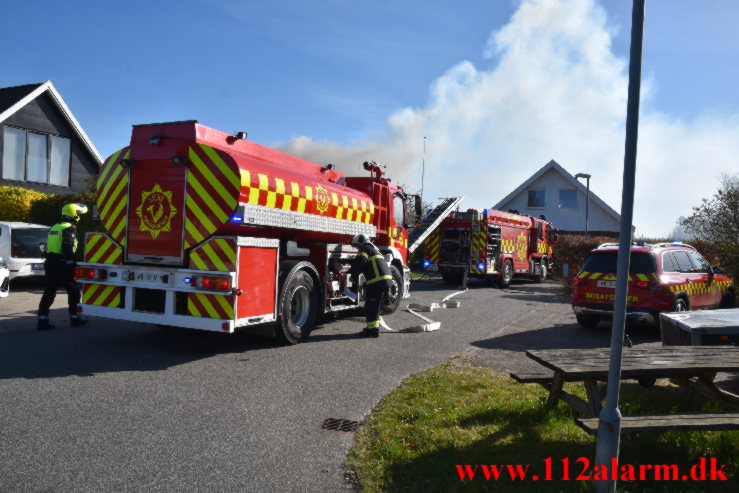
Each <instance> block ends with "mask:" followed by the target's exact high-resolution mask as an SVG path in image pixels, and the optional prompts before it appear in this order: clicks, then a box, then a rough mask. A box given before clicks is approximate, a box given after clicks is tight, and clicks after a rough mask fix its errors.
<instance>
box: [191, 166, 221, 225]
mask: <svg viewBox="0 0 739 493" xmlns="http://www.w3.org/2000/svg"><path fill="white" fill-rule="evenodd" d="M187 183H188V185H192V187H193V188H194V189H195V191H196V192H197V195H198V197H200V198H201V199H202V200H203V202H205V203H206V205H208V207H210V210H211V211H212V212H213V213H214V214H215V215H216V216H217V217H218V219H219V220H220V221H221V222H224V223H225V222H226V221H227V220H228V214H226V213H225V212H224V211H223V209H221V207H220V206H219V205H218V204H216V201H215V200H213V197H211V196H210V194H208V193H206V191H205V188H203V185H201V183H200V182H199V181H198V179H197V178H196V177H195V175H194V174H192V175H188V176H187ZM213 186H214V187H215V186H216V185H213ZM188 195H189V193H188ZM191 202H192V201H191ZM188 205H190V204H188ZM198 219H200V217H198ZM212 229H214V228H212Z"/></svg>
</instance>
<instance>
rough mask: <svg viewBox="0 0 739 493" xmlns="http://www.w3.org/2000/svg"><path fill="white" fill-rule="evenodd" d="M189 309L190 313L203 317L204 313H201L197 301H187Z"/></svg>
mask: <svg viewBox="0 0 739 493" xmlns="http://www.w3.org/2000/svg"><path fill="white" fill-rule="evenodd" d="M187 311H188V312H190V315H194V316H196V317H202V316H203V315H202V314H201V313H200V310H198V307H196V306H195V303H193V302H192V301H188V302H187Z"/></svg>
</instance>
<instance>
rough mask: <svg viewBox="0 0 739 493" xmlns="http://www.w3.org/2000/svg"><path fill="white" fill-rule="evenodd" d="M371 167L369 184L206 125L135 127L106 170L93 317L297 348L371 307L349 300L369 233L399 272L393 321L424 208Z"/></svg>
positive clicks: (86, 288) (83, 276)
mask: <svg viewBox="0 0 739 493" xmlns="http://www.w3.org/2000/svg"><path fill="white" fill-rule="evenodd" d="M364 167H365V169H366V170H367V171H369V176H365V177H354V178H350V177H346V176H344V175H343V174H342V173H339V172H337V171H336V170H335V169H334V167H333V165H331V164H327V165H324V166H321V165H318V164H314V163H311V162H308V161H305V160H303V159H299V158H297V157H294V156H291V155H288V154H285V153H283V152H279V151H277V150H274V149H270V148H268V147H264V146H261V145H259V144H256V143H254V142H250V141H248V140H246V134H245V133H243V132H239V133H236V134H235V135H229V134H226V133H223V132H219V131H217V130H214V129H211V128H208V127H205V126H202V125H200V124H198V122H196V121H186V122H175V123H161V124H151V125H136V126H134V127H133V135H132V137H131V143H130V145H129V146H127V147H124V148H123V149H121V150H120V151H118V152H116V153H114V154H113V155H112V156H110V157H109V158H108V159H107V160H106V161H105V163H104V164H103V167H102V169H101V171H100V178H99V180H98V183H97V206H98V211H99V215H100V219H101V221H102V223H103V225H104V226H105V229H106V232H105V233H90V234H88V235H87V237H86V248H85V262H84V263H80V265H79V269H78V278H79V281H80V282H81V283H83V295H82V304H81V305H80V307H81V309H82V311H83V312H84V313H85V314H88V315H92V316H99V317H107V318H113V319H120V320H131V321H136V322H148V323H154V324H159V325H166V326H176V327H188V328H194V329H204V330H213V331H224V332H229V333H231V332H234V331H235V330H236V329H241V328H252V329H253V331H255V332H260V333H265V332H266V333H268V334H271V335H273V336H276V337H277V338H279V339H280V340H281V341H282V342H285V343H291V344H294V343H296V342H298V340H299V339H300V338H301V337H304V336H306V335H307V334H308V333H309V332H310V330H311V329H312V328H313V327H314V322H315V320H316V317H317V316H318V315H319V314H321V313H326V312H336V311H340V310H346V309H349V308H354V307H357V306H358V305H361V304H362V289H361V286H354V287H353V288H359V289H358V290H359V293H360V294H359V296H358V297H355V296H352V295H351V293H350V292H347V291H346V288H348V287H350V280H349V279H348V277H349V276H348V275H347V273H348V270H349V268H350V263H351V260H352V259H353V257H354V255H355V254H356V250H355V249H354V248H352V247H351V246H350V245H349V243H350V239H351V238H352V236H353V235H355V234H358V233H362V234H365V235H367V236H368V237H371V238H374V239H375V240H374V242H375V244H376V245H377V247H378V248H379V249H380V251H381V252H382V253H383V255H384V256H385V258H386V259H387V261H388V263H389V265H390V269H391V271H392V275H393V289H392V292H391V296H390V299H389V301H388V303H387V306H386V307H385V311H386V313H387V312H392V311H395V310H396V309H397V307H398V305H399V303H400V300H401V298H406V297H408V296H409V285H410V271H409V269H408V267H407V256H408V230H407V225H409V224H415V223H416V221H417V219H418V218H417V217H416V215H417V214H420V200H418V199H416V196H409V195H406V193H405V192H404V191H403V190H402V189H401V188H400V187H398V186H397V185H395V184H394V183H392V182H391V181H390V179H387V178H384V177H383V171H382V169H381V168H380V166H378V165H376V164H375V163H365V164H364ZM406 205H408V207H406ZM437 224H438V222H437V223H436V224H433V227H436V225H437ZM360 283H361V281H360Z"/></svg>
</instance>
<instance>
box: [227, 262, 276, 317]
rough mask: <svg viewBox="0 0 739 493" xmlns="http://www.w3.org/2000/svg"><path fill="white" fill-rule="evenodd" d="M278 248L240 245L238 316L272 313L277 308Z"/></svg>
mask: <svg viewBox="0 0 739 493" xmlns="http://www.w3.org/2000/svg"><path fill="white" fill-rule="evenodd" d="M276 277H277V249H276V248H257V247H241V248H240V249H239V282H238V288H239V289H241V290H242V291H243V294H242V295H241V296H239V297H238V298H237V300H238V301H237V305H236V318H247V317H255V316H259V315H266V314H271V313H273V312H274V309H275V283H276V282H277V281H276Z"/></svg>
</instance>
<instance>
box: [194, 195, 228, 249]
mask: <svg viewBox="0 0 739 493" xmlns="http://www.w3.org/2000/svg"><path fill="white" fill-rule="evenodd" d="M187 206H188V207H189V208H190V210H191V211H192V212H193V213H195V217H197V219H198V221H200V222H202V223H203V226H205V228H206V229H207V230H208V231H215V230H216V229H217V228H216V227H215V226H214V225H213V223H212V222H210V219H209V218H208V216H207V215H205V214H204V213H203V211H202V210H201V209H200V207H199V206H198V204H197V203H196V202H195V201H194V200H190V201H189V203H188V204H187ZM227 219H228V218H227ZM187 222H188V223H190V222H192V221H187ZM197 236H200V237H201V239H202V238H203V236H202V235H201V234H199V233H198V235H193V237H195V238H196V237H197Z"/></svg>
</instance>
